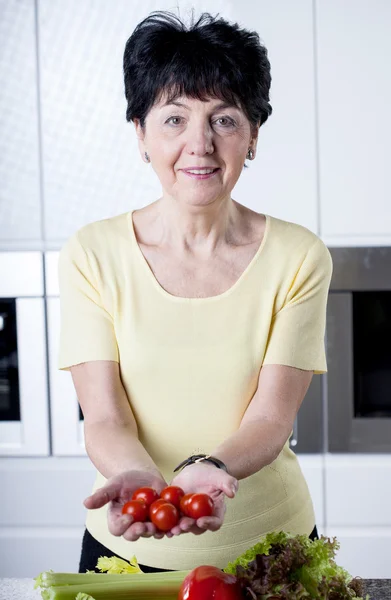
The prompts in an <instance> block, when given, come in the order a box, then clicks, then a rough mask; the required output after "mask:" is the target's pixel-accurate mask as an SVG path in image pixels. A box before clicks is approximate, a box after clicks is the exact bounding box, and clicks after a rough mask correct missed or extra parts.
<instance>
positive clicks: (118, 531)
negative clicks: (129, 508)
mask: <svg viewBox="0 0 391 600" xmlns="http://www.w3.org/2000/svg"><path fill="white" fill-rule="evenodd" d="M132 523H133V517H131V516H130V515H121V516H120V517H115V516H114V515H111V516H110V517H109V518H108V519H107V524H108V528H109V531H110V533H111V534H112V535H117V536H118V535H123V534H124V533H125V531H126V530H127V529H128V528H129V527H130V525H132Z"/></svg>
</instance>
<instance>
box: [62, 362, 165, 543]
mask: <svg viewBox="0 0 391 600" xmlns="http://www.w3.org/2000/svg"><path fill="white" fill-rule="evenodd" d="M71 373H72V378H73V382H74V385H75V388H76V392H77V395H78V399H79V402H80V406H81V408H82V411H83V414H84V432H85V442H86V450H87V453H88V456H89V457H90V459H91V461H92V462H93V464H94V465H95V466H96V468H97V469H98V471H99V472H100V473H102V475H104V477H106V479H108V481H107V482H106V484H105V485H104V486H103V487H102V488H99V489H98V490H96V491H95V493H94V494H93V495H92V496H89V497H88V498H86V499H85V500H84V506H85V507H86V508H88V509H96V508H101V507H102V506H104V505H105V504H107V503H109V507H108V513H107V522H108V528H109V531H110V533H112V534H113V535H116V536H120V535H122V536H123V537H124V538H125V539H126V540H128V541H135V540H137V539H138V538H139V537H140V536H142V537H151V536H154V537H155V538H162V537H163V536H164V533H162V532H158V531H157V529H156V527H155V525H153V523H151V522H148V523H133V519H132V517H129V516H124V515H122V507H123V505H124V504H125V502H127V501H128V500H130V499H131V497H132V494H133V492H134V491H135V490H136V489H137V488H139V487H143V486H148V487H153V488H154V489H156V490H157V491H158V492H161V490H162V489H163V488H164V487H166V485H167V483H166V482H165V480H164V477H163V476H162V475H161V473H160V472H159V469H158V468H157V466H156V465H155V463H154V462H153V460H152V458H151V457H150V456H149V454H148V452H147V451H146V450H145V448H144V447H143V445H142V444H141V442H140V441H139V439H138V432H137V424H136V420H135V418H134V415H133V413H132V409H131V407H130V404H129V401H128V398H127V396H126V392H125V390H124V387H123V385H122V382H121V377H120V373H119V366H118V363H117V362H115V361H110V360H96V361H89V362H86V363H81V364H78V365H76V366H73V367H71ZM166 535H167V536H168V537H171V535H172V534H171V533H170V532H167V534H166Z"/></svg>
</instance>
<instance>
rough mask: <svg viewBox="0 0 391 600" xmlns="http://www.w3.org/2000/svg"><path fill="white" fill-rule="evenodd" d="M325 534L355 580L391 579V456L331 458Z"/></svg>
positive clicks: (327, 459)
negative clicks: (335, 542) (335, 544)
mask: <svg viewBox="0 0 391 600" xmlns="http://www.w3.org/2000/svg"><path fill="white" fill-rule="evenodd" d="M325 475H326V477H325V508H326V513H325V520H326V532H327V535H328V536H330V537H337V539H338V541H339V542H340V544H341V548H340V551H339V552H338V555H337V563H338V564H341V566H343V567H345V568H346V569H347V570H348V571H349V572H350V573H351V574H352V575H360V576H361V577H367V578H391V563H390V560H389V555H390V553H389V547H390V546H389V545H390V543H391V513H390V498H391V456H390V455H388V454H385V455H380V454H376V455H373V454H371V455H368V454H350V455H347V454H326V456H325Z"/></svg>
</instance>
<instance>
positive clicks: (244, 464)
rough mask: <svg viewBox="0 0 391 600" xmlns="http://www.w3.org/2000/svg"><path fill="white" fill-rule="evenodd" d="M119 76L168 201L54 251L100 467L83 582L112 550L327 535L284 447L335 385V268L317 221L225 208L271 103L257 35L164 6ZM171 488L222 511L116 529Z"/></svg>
mask: <svg viewBox="0 0 391 600" xmlns="http://www.w3.org/2000/svg"><path fill="white" fill-rule="evenodd" d="M124 76H125V94H126V98H127V102H128V107H127V113H126V117H127V120H128V121H132V122H133V123H134V125H135V129H136V134H137V136H138V143H139V148H140V154H141V157H142V159H143V160H144V161H145V162H146V163H150V164H151V165H152V168H153V169H154V171H155V172H156V173H157V175H158V177H159V179H160V182H161V184H162V190H163V192H162V196H161V198H159V199H158V200H156V201H155V202H152V203H151V204H149V205H148V206H146V207H145V208H142V209H139V210H133V211H130V212H129V213H126V214H124V215H119V216H117V217H113V218H110V219H106V220H103V221H99V222H95V223H92V224H89V225H87V226H85V227H83V228H82V229H80V230H79V231H78V232H77V233H76V234H75V235H74V236H73V237H72V238H71V239H70V240H69V241H68V242H67V243H66V245H65V246H64V248H63V249H62V251H61V255H60V269H59V273H60V293H61V311H62V332H61V345H60V346H61V347H60V365H59V366H60V368H61V369H69V370H71V373H72V377H73V381H74V385H75V388H76V391H77V395H78V399H79V402H80V405H81V407H82V410H83V413H84V422H85V425H84V426H85V440H86V449H87V452H88V455H89V457H90V458H91V460H92V462H93V463H94V465H95V466H96V468H97V476H96V481H95V484H94V487H93V490H92V494H91V496H90V497H88V498H87V499H86V500H85V502H84V503H85V506H86V508H87V509H88V513H87V520H86V531H85V535H84V538H83V547H82V555H81V560H80V568H79V570H80V571H81V572H82V571H85V570H87V569H89V570H93V569H94V568H95V566H96V562H97V558H98V557H99V556H101V555H105V556H110V555H117V556H120V557H124V558H126V559H130V557H131V556H133V555H136V557H137V559H138V561H139V563H140V564H141V568H142V569H143V570H144V571H148V570H149V571H151V570H152V571H154V570H177V569H191V568H193V567H195V566H197V565H199V564H205V563H206V564H211V565H216V566H218V567H224V566H225V565H226V564H227V562H228V561H230V560H233V559H235V558H236V557H237V556H238V555H239V554H241V553H242V552H244V551H245V550H246V549H247V548H248V547H250V546H251V545H253V544H254V543H256V542H257V540H258V539H259V537H260V536H261V535H263V534H265V533H266V532H268V531H272V530H281V529H283V530H286V531H291V532H293V533H302V534H308V535H309V536H311V537H316V535H317V533H316V527H315V517H314V511H313V506H312V502H311V498H310V495H309V491H308V488H307V485H306V482H305V480H304V477H303V475H302V472H301V470H300V467H299V464H298V461H297V459H296V457H295V455H294V453H293V452H292V451H291V450H290V448H289V442H288V440H289V437H290V434H291V431H292V426H293V423H294V420H295V417H296V414H297V411H298V410H299V407H300V404H301V402H302V400H303V398H304V396H305V394H306V392H307V390H308V387H309V385H310V382H311V378H312V376H313V374H314V373H315V374H319V373H325V372H326V360H325V350H324V332H325V314H326V302H327V295H328V287H329V283H330V278H331V270H332V264H331V257H330V253H329V252H328V250H327V248H326V246H325V245H324V244H323V242H322V241H321V240H320V239H319V238H318V237H317V236H316V235H315V234H314V233H312V232H311V231H309V230H308V229H306V228H305V227H302V226H300V225H297V224H293V223H289V222H286V221H282V220H280V219H277V218H274V217H271V216H270V215H265V214H262V213H258V212H255V211H253V210H250V209H249V208H247V207H245V206H243V205H241V204H239V203H238V202H236V201H235V200H233V199H232V198H231V191H232V189H233V187H234V185H235V184H236V182H237V180H238V178H239V176H240V174H241V172H242V170H243V164H244V161H245V159H246V158H247V159H249V160H254V158H255V156H256V148H257V139H258V131H259V128H260V126H261V125H262V124H263V123H265V121H266V120H267V118H268V116H269V115H270V114H271V110H272V109H271V106H270V104H269V88H270V83H271V77H270V64H269V61H268V58H267V51H266V49H265V48H264V47H263V46H262V45H261V44H260V42H259V38H258V35H257V34H256V33H254V32H249V31H246V30H244V29H240V28H239V27H238V25H232V24H229V23H227V22H226V21H224V20H223V19H221V18H220V19H217V18H213V17H211V16H210V15H208V14H204V15H203V16H202V17H201V18H200V19H199V20H198V21H197V22H196V23H195V24H193V25H192V26H191V27H190V28H189V30H186V28H185V26H184V25H183V24H182V23H181V21H180V20H179V19H178V18H177V17H175V16H173V15H170V14H169V13H160V12H159V13H153V14H152V15H150V17H148V18H147V19H145V20H144V21H142V22H141V23H140V24H139V25H138V27H137V28H136V29H135V31H134V33H133V35H132V36H131V37H130V38H129V40H128V42H127V44H126V48H125V53H124ZM198 454H203V455H204V457H203V458H205V456H206V458H207V457H208V456H210V457H211V458H207V459H206V460H201V461H199V462H194V461H195V459H194V455H198ZM192 456H193V458H189V457H192ZM183 461H185V465H184V466H183V464H182V465H181V466H180V467H179V468H178V469H176V471H175V472H174V469H175V468H176V467H178V465H180V463H183ZM239 482H240V486H239ZM169 483H171V484H172V485H178V486H180V487H182V488H183V489H184V490H185V492H195V491H198V492H206V493H208V494H210V495H211V496H212V497H213V499H214V502H215V513H214V515H213V516H211V517H204V518H200V519H198V520H197V521H195V520H193V519H190V518H187V517H183V518H182V519H181V521H180V522H179V524H178V525H177V526H176V527H174V528H173V529H172V530H171V531H169V532H167V533H166V534H163V533H161V532H158V531H157V530H156V528H155V526H154V525H153V524H152V523H132V521H131V517H124V516H122V514H121V508H122V506H123V504H124V503H125V502H126V501H127V500H129V499H130V498H131V495H132V493H133V491H134V490H135V489H137V488H138V487H140V486H151V487H154V488H155V489H156V490H157V491H159V492H160V491H161V490H162V489H163V488H164V487H165V486H166V485H168V484H169ZM148 538H150V539H148Z"/></svg>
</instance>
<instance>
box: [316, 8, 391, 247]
mask: <svg viewBox="0 0 391 600" xmlns="http://www.w3.org/2000/svg"><path fill="white" fill-rule="evenodd" d="M315 7H316V54H317V65H316V67H317V70H316V72H317V83H318V93H317V99H318V124H319V127H318V129H319V178H320V202H321V234H322V238H323V239H324V241H325V242H326V243H327V244H328V245H330V246H339V245H341V246H343V245H359V246H365V245H376V246H377V245H390V244H391V203H390V195H391V177H390V169H389V141H390V138H391V112H390V104H391V70H390V66H389V57H390V55H391V36H390V24H391V3H390V2H384V1H383V0H360V1H359V2H357V1H356V0H345V1H344V2H340V0H317V2H315Z"/></svg>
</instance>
